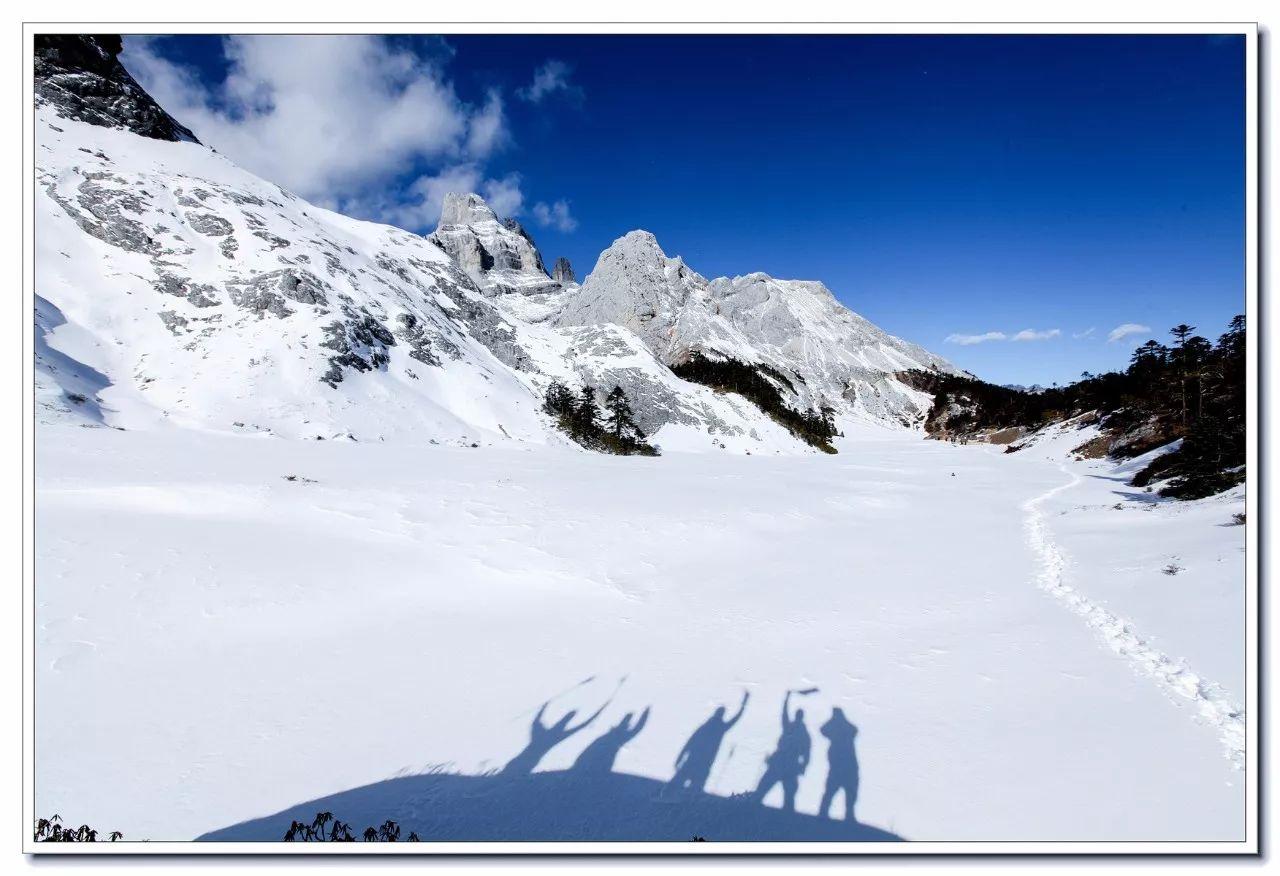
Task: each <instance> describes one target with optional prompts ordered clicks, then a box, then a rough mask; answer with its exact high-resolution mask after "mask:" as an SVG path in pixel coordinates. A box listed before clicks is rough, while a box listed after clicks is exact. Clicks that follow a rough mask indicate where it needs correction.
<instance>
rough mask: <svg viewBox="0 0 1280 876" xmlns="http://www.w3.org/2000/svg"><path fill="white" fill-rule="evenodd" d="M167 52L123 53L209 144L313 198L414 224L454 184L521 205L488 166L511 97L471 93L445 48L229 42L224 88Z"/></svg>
mask: <svg viewBox="0 0 1280 876" xmlns="http://www.w3.org/2000/svg"><path fill="white" fill-rule="evenodd" d="M156 46H157V44H156V43H155V42H154V40H152V39H150V38H147V37H127V38H126V40H125V49H126V50H125V52H124V54H123V55H122V56H121V61H122V62H123V63H124V64H125V66H126V67H127V68H128V69H129V71H130V72H131V73H132V74H133V75H134V76H135V77H137V79H138V80H139V82H141V83H142V85H143V86H144V87H145V88H146V89H147V90H148V91H150V92H151V94H152V95H153V96H154V97H155V98H156V99H157V100H158V101H159V102H160V104H161V105H162V106H164V107H165V108H166V109H167V110H169V111H170V112H171V113H172V114H173V115H174V117H176V118H177V119H179V120H180V121H181V122H182V123H183V124H185V125H187V126H188V127H190V128H191V129H192V130H193V131H195V133H196V136H198V137H199V138H200V139H201V140H202V141H203V142H204V143H206V144H208V145H210V146H212V147H214V148H216V149H218V150H219V151H220V152H223V153H225V154H226V155H228V156H229V157H231V158H232V159H233V160H234V161H236V162H237V163H238V164H240V165H242V166H243V167H245V168H247V169H249V170H252V171H254V172H255V173H258V174H260V175H261V176H263V177H265V178H266V179H269V180H271V181H272V182H276V183H280V184H281V185H283V186H285V187H286V188H288V189H290V190H292V191H294V192H296V193H297V194H299V195H301V196H302V197H304V198H307V199H308V200H312V201H315V202H317V203H319V204H322V205H324V206H327V207H330V208H332V209H336V210H340V211H342V212H345V213H349V214H353V215H357V216H362V217H368V218H372V219H377V220H379V221H383V222H390V223H393V224H396V225H400V226H402V227H406V228H410V229H413V230H422V229H425V228H430V227H432V226H434V225H435V223H436V221H437V220H438V219H439V216H440V202H441V200H442V199H443V197H444V194H445V192H449V191H464V192H476V193H479V194H482V195H483V196H484V197H485V199H486V200H487V201H489V203H490V206H492V207H493V208H494V210H495V211H496V212H497V213H498V214H499V215H502V216H513V215H516V214H518V213H519V212H520V210H521V207H522V205H523V202H524V196H523V194H522V193H521V189H520V184H521V182H520V175H519V174H518V173H507V174H505V175H503V176H496V175H491V174H489V173H488V172H487V171H486V169H485V165H486V163H487V162H488V161H489V160H490V159H491V158H492V157H493V156H494V155H495V154H496V153H498V152H499V151H501V150H502V149H503V148H504V147H505V146H507V145H508V144H509V143H511V141H512V136H511V129H510V125H509V120H508V118H507V115H506V111H505V103H504V100H503V95H502V93H501V92H500V91H499V90H498V89H497V88H493V89H490V90H489V91H488V92H487V93H486V95H485V100H484V102H483V103H482V104H479V105H475V104H471V103H468V102H466V101H464V100H462V99H461V98H460V97H459V96H458V94H457V92H456V90H455V88H454V84H453V82H452V81H451V79H450V78H449V77H448V76H447V75H446V73H445V70H444V64H445V63H447V61H448V59H449V58H450V57H451V56H452V49H451V48H450V47H448V46H447V45H446V44H443V43H441V44H440V45H439V46H437V47H436V50H435V51H432V52H426V53H418V52H413V51H409V50H407V49H404V48H402V47H399V46H396V45H395V44H393V43H391V42H389V41H387V40H385V39H382V38H379V37H373V36H319V35H316V36H279V35H268V36H230V37H226V38H225V39H224V40H223V44H222V47H223V51H224V53H225V55H226V58H227V61H228V64H229V69H228V72H227V76H226V78H225V80H223V81H222V82H220V83H209V82H206V81H204V80H202V79H201V77H200V76H199V75H198V74H197V72H196V70H195V69H194V68H192V67H188V66H186V65H184V64H181V63H175V62H174V61H172V60H170V59H168V58H166V57H163V56H161V55H160V54H159V53H158V52H157V50H156ZM568 73H569V70H568V67H567V66H565V65H562V64H561V65H559V66H556V65H553V64H548V65H545V66H544V67H543V69H542V70H540V71H539V76H537V77H535V78H534V83H533V85H531V86H530V87H529V90H528V94H529V97H530V99H535V100H541V98H542V97H543V96H545V95H546V94H548V93H550V92H552V91H556V90H559V89H567V88H571V87H572V86H570V85H569V83H568V79H567V77H568ZM535 95H536V96H535ZM409 173H417V174H418V175H417V176H416V178H415V179H414V180H413V182H411V183H409V184H407V185H406V184H404V183H403V182H400V181H399V180H400V179H402V178H403V177H404V176H405V175H406V174H409Z"/></svg>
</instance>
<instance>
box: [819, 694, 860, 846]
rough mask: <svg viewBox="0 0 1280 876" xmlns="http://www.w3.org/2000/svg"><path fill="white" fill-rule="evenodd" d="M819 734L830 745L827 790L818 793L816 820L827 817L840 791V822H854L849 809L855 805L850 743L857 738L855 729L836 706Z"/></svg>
mask: <svg viewBox="0 0 1280 876" xmlns="http://www.w3.org/2000/svg"><path fill="white" fill-rule="evenodd" d="M820 732H821V733H822V735H823V736H825V737H827V739H828V740H830V743H831V744H830V746H829V747H828V748H827V786H826V789H825V790H823V792H822V805H821V806H820V807H819V808H818V816H819V817H821V818H826V817H827V815H828V812H829V811H830V809H831V804H832V803H834V802H835V799H836V792H837V791H841V790H843V791H844V820H845V821H857V819H856V818H854V815H853V807H854V806H855V805H856V804H857V802H858V754H857V752H856V751H855V750H854V747H853V740H854V737H856V736H857V735H858V728H857V727H856V726H854V724H853V723H852V722H851V721H850V720H849V719H848V718H846V717H845V716H844V710H843V709H841V708H840V707H839V706H836V707H835V708H833V709H832V710H831V717H830V718H829V719H828V720H827V723H825V724H823V725H822V727H821V728H820Z"/></svg>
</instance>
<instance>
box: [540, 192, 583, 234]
mask: <svg viewBox="0 0 1280 876" xmlns="http://www.w3.org/2000/svg"><path fill="white" fill-rule="evenodd" d="M533 218H534V219H536V220H537V221H538V224H539V225H541V226H542V227H543V228H555V229H556V230H557V231H563V232H564V233H566V234H568V233H569V232H571V231H575V230H577V228H578V220H577V219H574V218H573V214H571V213H570V212H569V202H568V201H565V200H559V201H556V202H555V203H554V204H552V205H550V206H547V204H545V203H544V202H542V201H539V202H538V203H536V204H534V205H533Z"/></svg>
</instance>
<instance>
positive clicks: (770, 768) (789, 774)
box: [752, 691, 812, 812]
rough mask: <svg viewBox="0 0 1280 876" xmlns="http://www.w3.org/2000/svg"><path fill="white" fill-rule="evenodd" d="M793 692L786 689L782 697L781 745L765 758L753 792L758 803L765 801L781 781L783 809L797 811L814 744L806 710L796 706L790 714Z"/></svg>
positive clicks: (779, 742)
mask: <svg viewBox="0 0 1280 876" xmlns="http://www.w3.org/2000/svg"><path fill="white" fill-rule="evenodd" d="M791 694H792V691H787V695H786V696H785V697H783V698H782V735H781V736H779V737H778V747H777V748H775V749H774V751H773V754H771V755H769V757H768V759H766V760H765V770H764V777H763V778H761V779H760V784H759V785H758V786H757V787H756V791H755V794H754V795H752V796H753V798H754V800H755V802H756V803H763V802H764V798H765V795H766V794H768V793H769V792H770V791H771V790H773V786H774V785H779V784H780V785H782V808H783V809H785V810H787V811H788V812H794V811H795V808H796V789H797V788H798V787H799V785H800V777H801V776H802V775H804V771H805V770H806V769H808V767H809V751H810V748H811V747H812V741H811V740H810V738H809V730H808V729H807V728H806V727H805V726H804V709H796V714H795V717H790V716H789V715H788V711H789V708H790V705H791Z"/></svg>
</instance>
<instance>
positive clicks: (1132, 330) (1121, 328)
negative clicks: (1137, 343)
mask: <svg viewBox="0 0 1280 876" xmlns="http://www.w3.org/2000/svg"><path fill="white" fill-rule="evenodd" d="M1150 333H1151V326H1149V325H1142V324H1141V323H1136V322H1126V323H1124V324H1122V325H1118V326H1116V327H1115V328H1113V329H1112V330H1111V333H1110V334H1108V335H1107V343H1109V344H1114V343H1115V342H1116V341H1119V340H1123V339H1124V338H1127V337H1130V336H1131V335H1144V334H1150Z"/></svg>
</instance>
